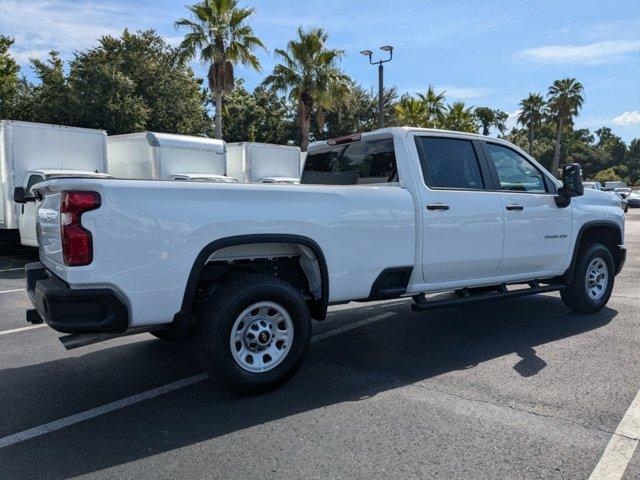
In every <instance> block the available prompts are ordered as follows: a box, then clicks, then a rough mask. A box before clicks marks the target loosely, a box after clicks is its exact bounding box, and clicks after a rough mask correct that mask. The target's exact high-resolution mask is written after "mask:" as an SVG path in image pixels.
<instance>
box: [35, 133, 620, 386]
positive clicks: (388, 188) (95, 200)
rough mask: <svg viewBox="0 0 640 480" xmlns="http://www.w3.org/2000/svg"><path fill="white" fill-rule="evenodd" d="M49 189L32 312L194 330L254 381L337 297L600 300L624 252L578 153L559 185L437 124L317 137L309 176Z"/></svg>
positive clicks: (162, 331)
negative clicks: (264, 181)
mask: <svg viewBox="0 0 640 480" xmlns="http://www.w3.org/2000/svg"><path fill="white" fill-rule="evenodd" d="M36 197H37V208H38V222H39V223H38V235H39V240H40V261H41V263H34V264H30V265H28V266H27V287H28V292H29V295H30V296H31V299H32V301H33V303H34V305H35V309H34V310H30V311H29V312H28V314H27V319H28V320H30V321H31V322H39V321H42V320H44V321H45V322H46V323H48V324H49V325H50V326H51V327H53V328H54V329H56V330H58V331H60V332H66V333H72V334H74V335H72V339H74V340H75V342H76V343H75V344H76V345H78V344H80V345H81V344H85V343H89V342H93V341H97V340H100V339H102V338H110V337H111V336H113V335H121V334H128V333H136V332H141V331H152V333H154V334H155V335H156V336H158V337H160V338H174V339H175V338H187V337H189V336H191V335H195V336H196V337H197V338H196V340H197V343H198V345H199V348H200V349H201V353H202V355H201V358H202V361H203V363H204V365H203V366H204V367H205V368H206V370H207V371H209V372H215V373H216V374H219V375H220V376H221V377H222V378H224V379H225V380H226V381H227V382H228V383H229V384H230V385H231V386H233V387H236V388H238V389H241V390H244V391H250V392H262V391H266V390H269V389H272V388H275V387H276V386H278V385H280V384H282V383H283V382H285V381H286V380H287V379H289V378H290V377H291V376H292V375H293V374H294V373H295V372H296V370H297V369H298V367H299V366H300V364H301V363H302V361H303V358H304V357H305V354H306V352H307V349H308V347H309V342H310V336H311V318H314V319H317V320H322V319H323V318H324V317H325V314H326V311H327V306H328V305H330V304H335V303H341V302H348V301H354V300H356V301H370V300H380V299H389V298H397V297H403V296H407V297H413V299H414V304H413V309H414V310H416V311H425V310H429V309H432V308H439V307H444V306H451V305H460V304H465V303H470V302H478V301H489V300H495V299H500V298H510V297H515V296H521V295H529V294H535V293H542V292H550V291H560V293H561V297H562V300H563V302H564V304H565V305H566V306H567V307H569V308H570V309H571V310H573V311H575V312H579V313H591V312H595V311H598V310H600V309H601V308H603V307H604V305H605V304H606V303H607V301H608V299H609V296H610V295H611V290H612V288H613V282H614V276H615V275H616V274H617V273H618V272H619V271H620V269H621V268H622V265H623V263H624V260H625V252H626V251H625V248H624V246H623V244H624V216H623V213H622V210H621V209H620V205H619V201H618V200H617V199H616V197H614V195H612V194H610V193H605V192H598V191H594V190H585V191H583V187H582V180H581V175H580V168H579V166H577V165H575V164H573V165H567V166H565V167H564V175H563V183H560V182H559V181H557V180H556V179H554V178H553V176H552V175H550V174H549V172H547V171H546V170H545V169H544V168H543V167H542V166H541V165H540V164H539V163H537V162H536V161H535V160H534V159H532V158H531V157H530V156H528V155H527V154H526V153H525V152H523V151H522V150H521V149H519V148H517V147H515V146H513V145H511V144H510V143H508V142H506V141H503V140H497V139H493V138H488V137H483V136H479V135H471V134H463V133H457V132H448V131H438V130H425V129H414V128H388V129H381V130H377V131H374V132H371V133H364V134H362V135H353V136H349V137H344V138H339V139H336V140H330V141H328V142H318V143H315V144H313V145H312V146H311V147H310V149H309V153H308V157H307V160H306V163H305V167H304V170H303V174H302V178H301V184H300V185H261V184H239V183H238V184H232V183H228V184H227V183H200V182H199V183H191V182H165V181H155V182H149V181H140V180H117V179H75V178H69V179H56V180H51V181H47V182H44V183H42V184H40V185H39V186H38V187H37V188H36ZM573 197H575V198H573ZM443 292H448V293H443ZM434 294H435V295H434Z"/></svg>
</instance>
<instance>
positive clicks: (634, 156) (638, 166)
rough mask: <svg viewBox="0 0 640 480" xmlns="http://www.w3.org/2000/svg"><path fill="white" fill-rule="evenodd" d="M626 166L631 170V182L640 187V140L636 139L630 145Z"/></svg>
mask: <svg viewBox="0 0 640 480" xmlns="http://www.w3.org/2000/svg"><path fill="white" fill-rule="evenodd" d="M626 165H627V168H628V170H629V181H630V182H631V183H632V184H634V185H638V183H640V138H634V139H633V140H631V143H629V150H628V152H627V163H626Z"/></svg>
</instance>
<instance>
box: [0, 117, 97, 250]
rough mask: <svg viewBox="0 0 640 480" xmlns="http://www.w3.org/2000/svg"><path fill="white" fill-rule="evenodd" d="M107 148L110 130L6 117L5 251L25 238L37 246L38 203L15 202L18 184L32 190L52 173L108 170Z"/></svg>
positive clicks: (0, 157) (1, 145)
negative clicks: (36, 207) (36, 205)
mask: <svg viewBox="0 0 640 480" xmlns="http://www.w3.org/2000/svg"><path fill="white" fill-rule="evenodd" d="M106 149H107V134H106V132H105V131H104V130H93V129H89V128H77V127H65V126H61V125H49V124H44V123H31V122H20V121H15V120H0V179H1V181H2V185H1V186H0V255H1V254H3V253H4V254H7V253H10V252H11V251H13V250H14V249H15V247H17V245H18V242H19V241H20V239H21V237H22V239H21V240H22V243H24V244H25V245H29V246H37V240H36V236H35V207H34V203H27V204H25V205H17V204H16V203H14V201H13V194H14V189H15V187H25V189H26V191H27V193H29V192H28V191H29V190H30V189H31V187H32V186H33V185H35V184H36V183H38V182H39V181H42V180H44V179H45V178H46V177H47V176H49V175H57V176H59V175H64V174H66V173H65V172H68V173H69V174H73V175H74V176H85V175H91V173H92V172H95V171H98V172H104V171H105V170H106V167H107V165H106V153H107V150H106ZM27 187H28V188H27ZM19 228H20V231H19V230H18V229H19Z"/></svg>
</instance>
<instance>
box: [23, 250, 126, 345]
mask: <svg viewBox="0 0 640 480" xmlns="http://www.w3.org/2000/svg"><path fill="white" fill-rule="evenodd" d="M25 270H26V274H27V292H28V293H29V297H30V298H31V302H32V303H33V304H34V306H35V308H36V310H37V311H38V314H39V315H40V317H41V318H42V320H44V321H45V322H46V323H47V325H49V326H50V327H51V328H53V329H54V330H57V331H59V332H63V333H99V332H105V333H107V332H108V333H122V332H124V331H125V330H126V329H127V326H128V324H129V314H128V311H127V306H126V305H125V303H124V302H123V301H122V300H120V298H119V297H118V296H117V295H116V294H115V292H114V291H113V290H110V289H108V288H91V289H73V288H70V287H69V285H67V284H66V283H65V282H63V281H62V280H60V279H59V278H57V277H56V276H54V275H53V274H51V273H50V272H49V271H48V270H47V269H46V268H45V266H44V265H42V264H41V263H39V262H36V263H29V264H28V265H27V266H26V267H25Z"/></svg>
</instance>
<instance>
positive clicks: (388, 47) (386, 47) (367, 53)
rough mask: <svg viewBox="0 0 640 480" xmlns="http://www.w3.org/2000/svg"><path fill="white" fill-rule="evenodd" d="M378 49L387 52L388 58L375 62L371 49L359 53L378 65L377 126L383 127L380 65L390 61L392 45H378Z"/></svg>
mask: <svg viewBox="0 0 640 480" xmlns="http://www.w3.org/2000/svg"><path fill="white" fill-rule="evenodd" d="M380 50H382V51H383V52H388V53H389V58H387V59H386V60H378V61H377V62H374V61H373V60H372V59H371V56H372V55H373V52H372V51H371V50H363V51H361V52H360V53H361V54H362V55H364V56H365V57H369V63H370V64H371V65H378V128H383V127H384V110H383V103H384V98H383V97H384V67H383V66H382V64H383V63H387V62H390V61H391V59H392V58H393V47H392V46H391V45H384V46H382V47H380Z"/></svg>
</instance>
